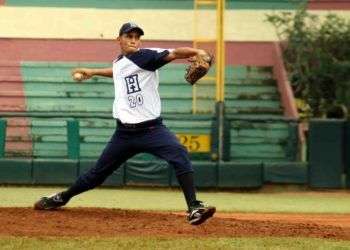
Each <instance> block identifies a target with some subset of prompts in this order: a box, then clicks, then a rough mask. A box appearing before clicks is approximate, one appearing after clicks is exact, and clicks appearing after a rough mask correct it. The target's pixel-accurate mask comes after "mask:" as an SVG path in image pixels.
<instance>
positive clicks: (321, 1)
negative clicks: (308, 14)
mask: <svg viewBox="0 0 350 250" xmlns="http://www.w3.org/2000/svg"><path fill="white" fill-rule="evenodd" d="M307 8H308V9H311V10H350V1H349V0H309V2H308V6H307Z"/></svg>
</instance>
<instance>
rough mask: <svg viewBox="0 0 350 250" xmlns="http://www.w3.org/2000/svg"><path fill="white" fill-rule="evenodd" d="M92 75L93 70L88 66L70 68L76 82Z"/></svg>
mask: <svg viewBox="0 0 350 250" xmlns="http://www.w3.org/2000/svg"><path fill="white" fill-rule="evenodd" d="M92 76H93V71H92V70H91V69H88V68H75V69H73V70H72V78H73V80H75V81H77V82H81V81H84V80H87V79H90V78H91V77H92Z"/></svg>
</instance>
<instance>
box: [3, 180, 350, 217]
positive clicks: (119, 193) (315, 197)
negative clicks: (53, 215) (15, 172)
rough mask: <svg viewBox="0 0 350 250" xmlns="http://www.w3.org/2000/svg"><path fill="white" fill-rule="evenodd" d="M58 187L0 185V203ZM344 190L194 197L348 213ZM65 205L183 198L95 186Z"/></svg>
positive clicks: (237, 207)
mask: <svg viewBox="0 0 350 250" xmlns="http://www.w3.org/2000/svg"><path fill="white" fill-rule="evenodd" d="M63 189H64V188H62V187H12V186H10V187H4V186H3V187H0V197H1V203H0V207H31V206H32V205H33V203H34V202H35V201H36V200H37V199H38V198H40V197H41V196H44V195H49V194H52V193H55V192H58V191H61V190H63ZM348 196H349V195H348V193H346V192H345V191H337V192H335V191H332V192H311V191H299V192H295V191H277V192H275V191H274V192H271V191H270V192H266V191H265V192H261V191H255V192H247V191H246V192H205V191H200V192H198V198H199V199H200V200H203V201H205V202H207V203H209V204H213V205H215V206H216V207H217V209H218V211H220V212H270V213H274V212H282V213H283V212H284V213H349V212H350V199H349V197H348ZM68 207H105V208H121V209H141V210H165V211H166V210H167V211H184V209H185V202H184V198H183V195H182V193H181V192H180V191H179V190H177V189H169V188H164V189H159V188H147V189H141V188H121V189H106V188H99V189H94V190H91V191H88V192H86V193H83V194H81V195H79V196H77V197H75V198H73V199H72V200H71V202H70V203H69V204H68Z"/></svg>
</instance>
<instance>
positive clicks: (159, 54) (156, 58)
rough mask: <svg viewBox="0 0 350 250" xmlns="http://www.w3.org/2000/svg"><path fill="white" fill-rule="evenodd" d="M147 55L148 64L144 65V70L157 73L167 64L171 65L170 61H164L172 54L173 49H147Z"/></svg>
mask: <svg viewBox="0 0 350 250" xmlns="http://www.w3.org/2000/svg"><path fill="white" fill-rule="evenodd" d="M144 51H145V53H146V54H148V56H147V57H148V59H149V60H147V64H146V65H144V68H145V69H147V70H150V71H155V70H157V69H159V68H161V67H162V66H164V65H165V64H167V63H169V61H166V60H164V58H165V57H166V56H167V55H168V54H169V53H170V51H171V49H158V48H152V49H145V50H144Z"/></svg>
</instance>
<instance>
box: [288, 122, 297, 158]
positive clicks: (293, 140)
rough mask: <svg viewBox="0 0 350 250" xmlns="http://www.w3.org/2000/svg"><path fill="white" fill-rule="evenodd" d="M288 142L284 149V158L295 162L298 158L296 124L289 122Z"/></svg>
mask: <svg viewBox="0 0 350 250" xmlns="http://www.w3.org/2000/svg"><path fill="white" fill-rule="evenodd" d="M288 135H289V136H288V141H287V147H286V158H287V159H288V160H289V161H296V160H297V158H298V144H299V135H298V124H297V123H295V122H290V123H289V124H288Z"/></svg>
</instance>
